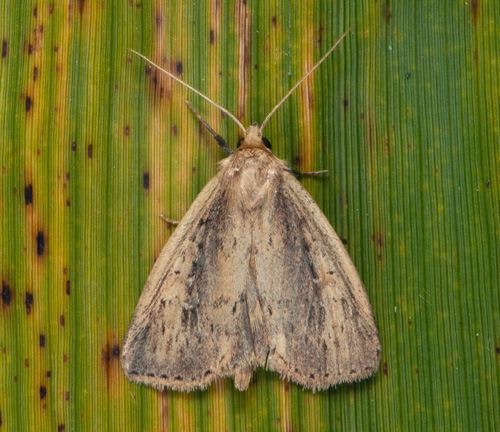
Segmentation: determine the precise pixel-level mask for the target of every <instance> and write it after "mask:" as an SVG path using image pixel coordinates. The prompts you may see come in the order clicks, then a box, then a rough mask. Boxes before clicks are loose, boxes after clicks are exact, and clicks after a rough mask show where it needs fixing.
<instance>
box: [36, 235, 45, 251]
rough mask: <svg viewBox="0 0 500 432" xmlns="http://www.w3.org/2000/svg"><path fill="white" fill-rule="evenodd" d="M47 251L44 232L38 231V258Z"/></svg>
mask: <svg viewBox="0 0 500 432" xmlns="http://www.w3.org/2000/svg"><path fill="white" fill-rule="evenodd" d="M44 251H45V236H44V235H43V231H38V234H37V235H36V253H37V254H38V256H41V255H43V253H44Z"/></svg>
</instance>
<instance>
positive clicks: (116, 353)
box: [111, 344, 120, 358]
mask: <svg viewBox="0 0 500 432" xmlns="http://www.w3.org/2000/svg"><path fill="white" fill-rule="evenodd" d="M111 354H112V355H113V357H115V358H118V357H120V347H119V346H118V345H116V344H115V345H113V348H112V350H111Z"/></svg>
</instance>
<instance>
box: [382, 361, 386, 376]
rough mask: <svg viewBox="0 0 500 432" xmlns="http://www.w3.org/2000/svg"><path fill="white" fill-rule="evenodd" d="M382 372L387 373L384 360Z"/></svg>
mask: <svg viewBox="0 0 500 432" xmlns="http://www.w3.org/2000/svg"><path fill="white" fill-rule="evenodd" d="M382 373H383V374H384V375H387V362H384V363H383V364H382Z"/></svg>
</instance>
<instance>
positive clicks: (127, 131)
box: [125, 125, 130, 136]
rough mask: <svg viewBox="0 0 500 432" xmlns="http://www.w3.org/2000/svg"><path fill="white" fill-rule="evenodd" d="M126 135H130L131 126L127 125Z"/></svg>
mask: <svg viewBox="0 0 500 432" xmlns="http://www.w3.org/2000/svg"><path fill="white" fill-rule="evenodd" d="M125 135H126V136H129V135H130V126H129V125H125Z"/></svg>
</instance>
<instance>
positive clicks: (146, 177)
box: [142, 171, 149, 189]
mask: <svg viewBox="0 0 500 432" xmlns="http://www.w3.org/2000/svg"><path fill="white" fill-rule="evenodd" d="M142 187H143V188H144V189H149V173H148V172H147V171H146V172H145V173H143V174H142Z"/></svg>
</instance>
